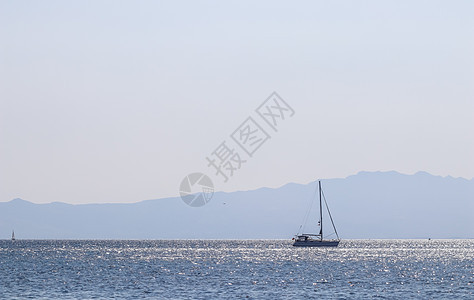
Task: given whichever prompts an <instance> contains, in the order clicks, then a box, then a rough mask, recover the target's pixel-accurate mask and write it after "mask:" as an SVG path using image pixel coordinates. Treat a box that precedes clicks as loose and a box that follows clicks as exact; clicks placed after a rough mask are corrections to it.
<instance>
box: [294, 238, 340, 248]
mask: <svg viewBox="0 0 474 300" xmlns="http://www.w3.org/2000/svg"><path fill="white" fill-rule="evenodd" d="M338 245H339V241H318V240H311V241H295V242H294V243H293V246H295V247H337V246H338Z"/></svg>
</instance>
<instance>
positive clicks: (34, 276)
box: [0, 240, 474, 299]
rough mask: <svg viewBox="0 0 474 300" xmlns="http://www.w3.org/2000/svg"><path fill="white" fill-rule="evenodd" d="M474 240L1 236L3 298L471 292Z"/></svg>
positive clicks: (458, 295) (378, 295)
mask: <svg viewBox="0 0 474 300" xmlns="http://www.w3.org/2000/svg"><path fill="white" fill-rule="evenodd" d="M473 249H474V240H431V241H428V240H345V241H342V242H341V243H340V245H339V247H338V248H294V247H292V246H291V243H290V241H281V240H263V241H262V240H244V241H218V240H209V241H207V240H206V241H197V240H177V241H36V240H17V241H14V242H12V241H6V240H3V241H0V298H17V299H24V298H44V299H51V298H60V299H94V298H135V299H137V298H143V299H146V298H150V299H151V298H153V299H216V298H221V299H222V298H238V299H261V298H267V299H296V298H309V299H320V298H334V299H357V298H360V299H366V298H378V299H384V298H385V299H397V298H398V299H406V298H419V299H446V298H473V296H474V293H473V288H474V273H473V270H474V265H473V259H474V250H473Z"/></svg>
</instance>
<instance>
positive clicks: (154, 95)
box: [0, 0, 474, 203]
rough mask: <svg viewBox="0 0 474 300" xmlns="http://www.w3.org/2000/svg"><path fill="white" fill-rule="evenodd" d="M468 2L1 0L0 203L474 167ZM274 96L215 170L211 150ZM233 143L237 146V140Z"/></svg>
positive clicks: (473, 32) (136, 196)
mask: <svg viewBox="0 0 474 300" xmlns="http://www.w3.org/2000/svg"><path fill="white" fill-rule="evenodd" d="M473 15H474V2H473V1H298V2H292V1H281V2H278V1H267V2H265V1H258V2H257V3H255V1H242V0H239V1H167V2H165V1H121V2H119V1H1V2H0V201H9V200H11V199H12V198H16V197H21V198H23V199H26V200H29V201H32V202H36V203H45V202H52V201H63V202H69V203H88V202H135V201H140V200H144V199H154V198H161V197H167V196H178V188H179V184H180V182H181V180H182V179H183V177H185V176H186V175H187V174H189V173H192V172H204V173H206V174H208V175H209V176H210V177H211V179H212V180H213V182H214V185H215V186H216V189H218V190H225V191H234V190H248V189H254V188H258V187H262V186H269V187H277V186H280V185H282V184H285V183H287V182H299V183H306V182H309V181H312V180H314V179H317V178H333V177H346V176H348V175H351V174H354V173H357V172H358V171H361V170H367V171H375V170H397V171H399V172H402V173H415V172H417V171H419V170H423V171H427V172H430V173H432V174H435V175H442V176H446V175H451V176H454V177H465V178H468V179H470V178H472V177H474V155H473V153H474V18H473V17H472V16H473ZM273 91H276V92H278V93H279V94H280V96H281V97H282V98H283V99H284V100H285V101H286V102H287V104H288V105H290V106H291V107H292V108H293V109H294V111H295V114H294V115H293V116H292V117H291V118H287V119H285V121H284V122H281V123H280V125H281V126H279V127H278V132H275V131H272V130H271V128H270V127H263V126H264V125H266V124H265V123H261V124H263V125H262V128H263V129H264V130H266V132H267V133H268V134H269V135H270V136H271V138H270V139H269V140H268V141H266V142H265V143H264V144H263V145H262V146H261V148H259V149H258V151H256V152H255V153H254V155H253V157H251V158H249V157H245V155H244V154H245V153H244V152H242V151H240V150H239V149H237V148H236V147H234V148H235V151H237V150H239V151H240V152H241V153H240V154H241V156H242V158H243V159H246V160H247V162H245V163H244V164H243V165H242V167H241V169H240V170H237V171H235V173H234V176H233V177H231V178H230V179H229V181H228V182H227V183H224V182H223V180H222V179H221V177H218V176H215V175H214V169H212V168H211V167H208V166H207V161H206V156H208V157H209V156H210V155H211V153H212V152H213V151H214V150H215V149H216V148H217V147H218V146H219V145H220V144H221V143H222V142H223V141H227V142H228V144H229V145H232V144H231V141H232V140H231V138H230V135H231V134H232V133H233V132H234V130H236V129H237V127H239V125H240V124H241V123H242V122H244V121H245V120H246V119H247V117H249V116H252V117H254V119H255V121H258V122H263V121H262V119H258V116H257V115H256V114H255V111H254V110H255V109H256V108H257V107H258V106H259V105H260V104H261V103H262V102H263V101H264V100H265V99H266V98H267V97H268V96H269V95H270V94H271V93H272V92H273ZM234 145H235V144H234Z"/></svg>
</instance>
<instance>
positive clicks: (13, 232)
mask: <svg viewBox="0 0 474 300" xmlns="http://www.w3.org/2000/svg"><path fill="white" fill-rule="evenodd" d="M14 240H15V231H14V230H12V241H14Z"/></svg>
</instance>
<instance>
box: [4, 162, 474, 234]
mask: <svg viewBox="0 0 474 300" xmlns="http://www.w3.org/2000/svg"><path fill="white" fill-rule="evenodd" d="M322 182H323V190H324V193H325V195H326V199H327V200H328V204H329V206H330V209H331V213H332V216H333V218H334V221H335V223H336V226H337V229H338V232H339V235H340V236H341V237H342V238H428V237H430V238H473V237H474V218H473V217H472V215H473V213H474V204H473V203H474V180H473V179H471V180H467V179H463V178H452V177H450V176H448V177H440V176H433V175H430V174H428V173H425V172H418V173H416V174H414V175H404V174H400V173H397V172H394V171H392V172H360V173H358V174H357V175H352V176H349V177H347V178H344V179H327V180H323V181H322ZM315 189H316V184H315V183H310V184H295V183H290V184H287V185H284V186H282V187H280V188H276V189H270V188H261V189H257V190H253V191H245V192H233V193H223V192H218V193H216V194H214V197H213V198H212V200H211V202H210V203H208V204H207V205H205V206H203V207H199V208H193V207H189V206H187V205H186V204H185V203H184V202H183V201H182V200H181V199H180V198H179V197H176V198H166V199H158V200H147V201H142V202H138V203H130V204H82V205H71V204H65V203H60V202H54V203H50V204H33V203H31V202H28V201H25V200H22V199H14V200H12V201H9V202H2V203H0V238H9V236H10V235H11V230H12V229H14V230H15V235H16V236H17V239H28V238H41V239H183V238H184V239H200V238H206V239H212V238H215V239H241V238H268V239H271V238H291V237H292V235H293V234H295V233H296V231H297V230H298V228H299V226H300V225H301V223H302V221H303V218H304V216H305V214H306V212H307V211H308V207H309V204H310V203H311V199H312V198H313V196H314V195H315ZM315 200H317V198H316V199H315ZM315 208H317V202H314V205H313V209H312V210H311V212H312V213H311V214H310V216H309V220H310V221H309V222H308V223H307V226H306V229H305V231H306V232H309V231H313V232H315V231H317V229H316V226H317V225H316V223H317V215H316V213H317V210H316V209H315ZM324 218H325V220H328V219H327V216H326V215H325V216H324ZM324 224H325V228H329V227H330V223H329V222H325V223H324Z"/></svg>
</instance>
